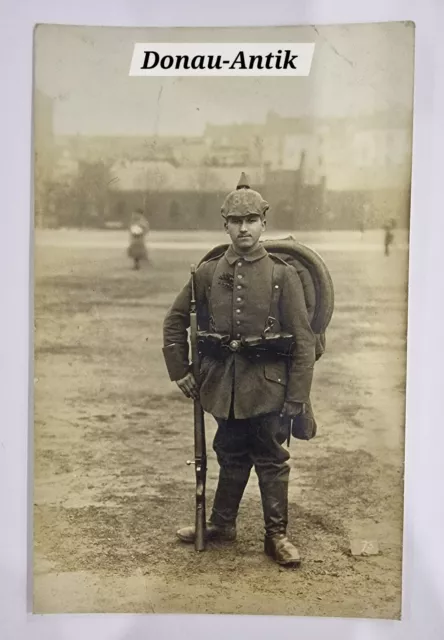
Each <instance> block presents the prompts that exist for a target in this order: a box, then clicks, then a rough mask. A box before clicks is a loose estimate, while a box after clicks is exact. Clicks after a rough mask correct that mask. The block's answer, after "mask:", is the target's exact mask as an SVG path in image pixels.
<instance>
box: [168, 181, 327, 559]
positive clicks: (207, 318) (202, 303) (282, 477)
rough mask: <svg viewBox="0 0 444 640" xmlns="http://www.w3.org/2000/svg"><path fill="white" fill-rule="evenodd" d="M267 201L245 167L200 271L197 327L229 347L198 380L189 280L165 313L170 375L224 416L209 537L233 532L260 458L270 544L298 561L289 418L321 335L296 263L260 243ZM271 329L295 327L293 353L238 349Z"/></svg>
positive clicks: (277, 555) (228, 537)
mask: <svg viewBox="0 0 444 640" xmlns="http://www.w3.org/2000/svg"><path fill="white" fill-rule="evenodd" d="M268 208H269V206H268V203H267V202H265V200H264V199H263V198H262V196H261V195H260V194H259V193H258V192H256V191H254V190H252V189H250V188H249V185H248V182H247V179H246V176H245V174H242V176H241V180H240V182H239V184H238V187H237V189H236V190H235V191H233V192H231V193H230V194H229V195H228V196H227V197H226V199H225V201H224V203H223V206H222V210H221V211H222V216H223V217H224V219H225V224H224V226H225V230H226V232H227V234H228V235H229V236H230V239H231V245H230V246H229V248H228V250H227V251H226V252H225V253H223V254H222V255H219V256H217V257H216V258H214V259H211V260H209V261H207V262H205V263H203V264H202V265H201V266H200V267H199V268H198V269H197V271H196V296H197V304H198V321H199V327H200V328H202V327H203V328H207V329H208V330H209V331H211V332H213V334H212V335H225V336H227V335H228V336H229V337H230V342H229V348H228V349H225V350H223V349H220V350H219V351H217V349H216V350H214V348H212V349H209V350H208V353H207V354H205V355H204V356H203V358H202V359H201V380H200V387H199V388H198V385H197V383H196V380H195V379H194V377H193V375H192V373H191V371H190V366H189V361H188V349H189V347H188V341H187V328H188V326H189V305H190V299H191V285H190V283H188V284H187V285H186V286H185V287H184V289H183V290H182V292H181V293H180V294H179V296H178V297H177V298H176V300H175V302H174V303H173V305H172V307H171V309H170V310H169V312H168V314H167V316H166V318H165V321H164V348H163V353H164V357H165V361H166V365H167V368H168V372H169V375H170V378H171V380H173V381H175V382H176V383H177V385H178V386H179V388H180V389H181V391H182V392H183V393H184V394H185V396H186V397H188V398H194V399H196V398H198V397H200V402H201V404H202V407H203V409H204V410H205V411H207V412H208V413H210V414H212V415H213V416H214V418H215V419H216V421H217V424H218V428H217V432H216V435H215V438H214V443H213V447H214V450H215V452H216V455H217V459H218V463H219V467H220V470H219V481H218V486H217V490H216V494H215V498H214V504H213V509H212V513H211V517H210V519H209V522H208V524H207V529H206V535H207V539H208V540H216V541H217V540H218V541H233V540H234V539H235V537H236V517H237V514H238V508H239V504H240V502H241V499H242V496H243V493H244V489H245V487H246V485H247V482H248V479H249V476H250V471H251V469H252V467H253V466H254V468H255V471H256V473H257V476H258V479H259V487H260V493H261V498H262V506H263V514H264V521H265V541H264V551H265V553H266V554H267V555H268V556H270V557H271V558H273V559H274V560H275V561H276V562H277V563H279V564H280V565H287V566H288V565H293V566H295V565H299V563H300V554H299V551H298V549H297V548H296V547H295V546H294V545H293V544H292V543H291V542H290V540H289V539H288V537H287V520H288V482H289V472H290V468H289V465H288V462H287V461H288V459H289V453H288V450H287V449H286V448H285V447H284V446H282V445H283V443H284V442H285V440H286V439H287V437H288V425H289V423H290V419H291V418H292V417H294V416H297V415H300V414H301V413H303V412H304V411H305V408H306V406H307V405H308V403H309V394H310V388H311V383H312V376H313V366H314V362H315V336H314V334H313V332H312V330H311V328H310V323H309V319H308V315H307V310H306V306H305V300H304V293H303V288H302V285H301V282H300V281H299V279H298V277H297V274H296V272H295V271H294V270H293V269H292V267H290V266H289V265H287V263H285V262H284V261H283V260H281V259H280V258H278V257H276V256H273V255H271V254H269V253H268V252H267V251H266V249H265V248H264V247H263V246H262V244H261V243H260V237H261V235H262V233H263V232H264V230H265V225H266V219H265V215H266V211H267V210H268ZM271 330H272V331H273V333H275V334H279V332H281V334H283V332H287V334H288V333H290V334H291V335H292V337H294V344H295V347H294V349H293V350H292V351H291V356H290V358H289V359H288V358H287V359H286V358H285V357H283V355H282V354H279V353H272V352H270V353H267V352H265V354H264V355H263V356H260V357H258V356H259V353H256V354H253V355H251V354H250V355H249V354H248V353H242V350H238V349H239V347H240V345H241V344H242V343H243V342H244V341H247V342H248V339H249V338H251V337H254V336H258V335H259V336H265V335H266V334H267V332H269V331H271ZM253 342H254V339H253ZM213 347H214V345H213ZM198 394H199V395H198ZM177 535H178V537H179V539H180V540H182V541H183V542H189V543H191V542H193V541H194V537H195V528H194V527H185V528H182V529H180V530H179V531H178V532H177Z"/></svg>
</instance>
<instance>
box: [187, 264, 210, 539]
mask: <svg viewBox="0 0 444 640" xmlns="http://www.w3.org/2000/svg"><path fill="white" fill-rule="evenodd" d="M195 274H196V270H195V266H194V265H192V266H191V305H190V341H191V357H192V372H193V376H194V378H195V380H196V382H197V384H198V385H199V383H200V367H199V351H198V344H197V330H198V326H197V302H196V282H195ZM194 470H195V473H196V523H195V526H196V533H195V542H194V546H195V549H196V551H204V549H205V528H206V514H205V484H206V475H207V453H206V443H205V420H204V412H203V409H202V405H201V404H200V401H199V400H194Z"/></svg>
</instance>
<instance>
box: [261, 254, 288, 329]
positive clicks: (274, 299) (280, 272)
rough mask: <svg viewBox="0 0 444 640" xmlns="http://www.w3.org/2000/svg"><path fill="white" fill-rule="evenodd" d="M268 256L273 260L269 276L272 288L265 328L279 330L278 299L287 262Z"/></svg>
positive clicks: (282, 286)
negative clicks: (270, 275) (271, 271)
mask: <svg viewBox="0 0 444 640" xmlns="http://www.w3.org/2000/svg"><path fill="white" fill-rule="evenodd" d="M270 257H271V258H272V260H273V273H272V277H271V282H272V285H271V286H272V290H271V299H270V310H269V312H268V318H267V324H266V327H265V330H267V331H279V330H280V327H278V326H277V318H278V317H279V299H280V297H281V293H282V289H283V288H284V278H285V269H286V268H287V263H286V262H285V260H282V259H281V258H278V257H277V256H270Z"/></svg>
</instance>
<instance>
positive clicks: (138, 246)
mask: <svg viewBox="0 0 444 640" xmlns="http://www.w3.org/2000/svg"><path fill="white" fill-rule="evenodd" d="M129 231H130V244H129V247H128V256H129V257H130V258H132V260H133V261H134V266H133V269H136V270H138V269H140V262H141V260H148V252H147V248H146V245H145V236H146V235H147V233H148V231H149V224H148V220H147V219H146V218H145V216H144V215H143V212H142V211H141V210H140V209H136V211H134V213H133V214H132V215H131V222H130V228H129Z"/></svg>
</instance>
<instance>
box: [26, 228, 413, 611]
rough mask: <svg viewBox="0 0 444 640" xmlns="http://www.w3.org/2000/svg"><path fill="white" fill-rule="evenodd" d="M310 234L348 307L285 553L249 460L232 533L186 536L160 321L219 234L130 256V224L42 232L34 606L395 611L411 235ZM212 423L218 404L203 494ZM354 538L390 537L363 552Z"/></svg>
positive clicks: (302, 450) (327, 363) (338, 319)
mask: <svg viewBox="0 0 444 640" xmlns="http://www.w3.org/2000/svg"><path fill="white" fill-rule="evenodd" d="M275 235H276V234H275ZM279 235H281V236H284V235H285V234H279ZM298 239H300V240H302V241H306V242H307V243H308V244H312V246H314V247H315V248H317V249H318V250H319V251H320V252H321V253H322V255H323V257H324V259H325V260H326V262H327V264H328V266H329V268H330V270H331V274H332V277H333V279H334V283H335V290H336V309H335V314H334V317H333V320H332V324H331V326H330V329H329V332H328V335H327V352H326V354H325V355H324V356H323V358H322V359H321V360H320V361H319V362H318V363H317V365H316V370H315V380H314V387H313V394H312V399H313V406H314V410H315V413H316V417H317V421H318V425H319V431H318V436H317V437H316V438H315V439H314V440H313V441H311V442H309V443H303V442H300V441H296V440H292V442H291V446H290V451H291V466H292V475H291V485H290V487H291V488H290V492H291V493H290V496H291V504H290V531H289V533H290V535H291V537H292V538H293V539H294V541H295V542H296V543H297V544H298V546H299V547H300V550H301V552H302V554H303V560H304V562H303V566H302V567H301V568H300V569H298V570H283V569H280V568H279V567H278V566H276V565H274V564H273V563H272V562H271V561H270V560H269V559H268V558H266V557H265V556H264V555H263V553H262V513H261V505H260V498H259V490H258V487H257V481H256V478H255V476H254V474H253V475H252V478H251V480H250V484H249V486H248V488H247V492H246V495H245V497H244V500H243V503H242V506H241V511H240V516H239V535H238V541H237V542H236V543H235V544H234V545H231V546H229V545H223V546H222V545H220V546H211V547H210V548H209V550H208V551H207V552H205V553H203V554H195V552H194V549H193V547H188V546H184V545H181V544H180V543H179V542H178V541H177V540H176V538H175V530H176V528H177V527H178V526H180V525H183V524H186V523H189V522H192V520H193V508H194V495H193V492H194V472H193V468H192V467H188V466H187V465H186V464H185V462H186V460H187V459H189V458H191V457H192V456H193V427H192V405H191V403H190V401H188V400H186V399H185V398H184V397H182V395H181V393H180V392H179V390H178V389H177V388H176V387H175V385H173V384H172V383H171V382H170V381H169V379H168V376H167V373H166V369H165V366H164V363H163V358H162V353H161V328H162V320H163V316H164V314H165V312H166V310H167V308H168V306H169V304H170V303H171V301H172V299H173V297H174V295H175V294H176V293H177V292H178V290H179V288H180V287H181V286H182V285H183V284H184V282H185V280H186V279H187V278H188V273H189V265H190V263H191V262H193V261H194V262H197V261H198V260H199V259H200V257H201V256H202V255H203V253H205V247H206V246H208V247H211V246H212V245H213V244H216V243H218V242H220V241H222V242H224V241H225V236H223V235H218V234H209V233H205V234H198V233H192V234H190V233H188V234H185V233H184V234H177V235H175V236H173V235H171V234H168V233H166V232H165V233H157V234H153V235H152V238H151V239H150V242H151V257H152V264H151V265H150V266H149V267H146V268H145V269H143V270H142V271H140V272H135V271H132V270H131V269H130V264H129V261H128V259H127V258H126V255H125V243H126V236H125V235H124V234H122V233H120V232H75V231H49V232H38V233H37V237H36V251H35V254H36V285H35V288H36V292H35V297H36V304H35V327H36V332H35V354H36V362H35V373H34V375H35V386H34V390H35V441H34V460H35V462H34V473H35V491H34V498H33V499H34V549H35V553H34V610H35V611H36V612H92V611H95V612H99V611H100V612H147V613H152V612H156V613H166V612H180V613H185V612H189V613H196V612H199V613H248V614H292V615H314V616H320V615H326V616H352V617H360V616H365V617H386V618H393V617H399V614H400V603H401V541H402V489H403V457H404V451H403V443H404V384H405V380H404V378H405V346H406V342H405V333H406V307H407V297H406V280H407V247H406V244H405V243H404V245H401V244H400V243H399V242H398V245H397V246H395V248H394V250H393V252H392V255H390V256H389V257H388V258H386V257H384V255H383V248H382V234H381V233H378V232H372V233H366V234H365V236H364V238H362V239H361V238H360V237H359V234H354V233H344V234H313V233H311V234H305V235H303V236H301V237H300V238H298ZM214 428H215V423H214V422H213V419H212V418H211V417H210V416H207V440H208V454H209V463H208V466H209V469H208V479H207V494H208V505H210V503H211V499H212V495H213V492H214V489H215V484H216V480H217V463H216V460H215V455H214V453H213V451H212V449H211V438H212V435H213V434H214ZM355 537H357V538H362V539H367V540H377V541H378V543H379V546H380V554H379V555H377V556H370V557H360V558H356V557H352V556H351V555H350V554H349V539H350V538H355Z"/></svg>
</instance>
